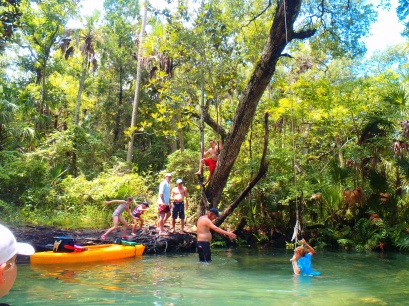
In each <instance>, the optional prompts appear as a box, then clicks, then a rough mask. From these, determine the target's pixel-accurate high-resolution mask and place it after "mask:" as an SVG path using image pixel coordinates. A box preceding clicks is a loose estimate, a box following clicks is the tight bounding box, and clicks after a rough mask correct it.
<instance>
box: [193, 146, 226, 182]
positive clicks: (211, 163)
mask: <svg viewBox="0 0 409 306" xmlns="http://www.w3.org/2000/svg"><path fill="white" fill-rule="evenodd" d="M209 144H210V148H209V150H207V151H206V152H204V153H203V156H204V157H206V156H209V155H210V157H209V158H202V159H201V160H200V164H199V171H197V172H196V174H198V175H202V173H203V166H204V165H206V166H208V167H209V171H210V174H209V177H208V178H207V180H206V182H205V183H204V184H203V185H206V184H207V183H209V181H210V178H211V177H212V174H213V172H214V169H216V164H217V160H218V159H219V154H220V151H221V150H222V149H223V145H222V143H221V141H220V140H217V146H216V143H215V142H214V140H210V141H209Z"/></svg>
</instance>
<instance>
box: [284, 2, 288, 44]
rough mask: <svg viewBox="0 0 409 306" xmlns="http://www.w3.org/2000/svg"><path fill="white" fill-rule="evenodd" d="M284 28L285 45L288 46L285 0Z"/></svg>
mask: <svg viewBox="0 0 409 306" xmlns="http://www.w3.org/2000/svg"><path fill="white" fill-rule="evenodd" d="M284 27H285V44H288V35H287V8H286V5H285V0H284Z"/></svg>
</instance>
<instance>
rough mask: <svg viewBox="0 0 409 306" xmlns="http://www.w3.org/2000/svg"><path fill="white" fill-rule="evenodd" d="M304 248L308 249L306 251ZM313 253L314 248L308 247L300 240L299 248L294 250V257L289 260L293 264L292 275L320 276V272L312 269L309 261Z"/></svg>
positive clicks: (303, 240)
mask: <svg viewBox="0 0 409 306" xmlns="http://www.w3.org/2000/svg"><path fill="white" fill-rule="evenodd" d="M305 246H306V247H307V248H308V250H307V249H306V248H305ZM314 253H315V250H314V248H313V247H312V246H310V245H309V244H308V243H307V242H306V241H305V239H302V240H301V246H299V247H297V248H296V249H295V250H294V256H293V258H291V259H290V261H291V262H292V264H293V270H294V274H296V275H300V274H302V275H311V276H316V275H321V273H320V272H317V271H314V270H313V269H312V263H311V259H312V255H313V254H314Z"/></svg>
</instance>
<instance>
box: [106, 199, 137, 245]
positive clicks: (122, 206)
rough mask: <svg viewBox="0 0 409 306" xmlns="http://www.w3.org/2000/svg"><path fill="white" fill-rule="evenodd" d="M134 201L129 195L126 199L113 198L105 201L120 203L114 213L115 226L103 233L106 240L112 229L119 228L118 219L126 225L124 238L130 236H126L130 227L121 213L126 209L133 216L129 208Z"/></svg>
mask: <svg viewBox="0 0 409 306" xmlns="http://www.w3.org/2000/svg"><path fill="white" fill-rule="evenodd" d="M132 202H133V198H132V197H129V198H127V199H126V200H111V201H105V202H104V203H105V205H108V204H112V203H118V204H119V205H118V207H117V208H116V209H115V211H114V213H113V214H112V221H113V222H114V226H113V227H111V228H110V229H108V230H107V231H106V233H105V234H102V236H101V239H102V240H105V239H106V237H107V236H108V234H109V233H111V232H112V231H114V230H115V229H117V228H118V221H119V222H121V223H122V224H123V225H124V226H123V228H124V232H123V235H122V238H123V239H128V236H126V230H127V228H128V223H127V222H126V220H125V219H124V217H122V216H121V214H122V212H123V211H124V210H126V211H127V212H128V214H129V215H130V216H131V218H133V217H132V215H131V212H130V210H129V206H130V205H131V204H132Z"/></svg>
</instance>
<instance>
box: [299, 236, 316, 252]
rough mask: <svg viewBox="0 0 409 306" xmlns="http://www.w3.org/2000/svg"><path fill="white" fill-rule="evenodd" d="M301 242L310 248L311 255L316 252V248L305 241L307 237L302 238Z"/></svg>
mask: <svg viewBox="0 0 409 306" xmlns="http://www.w3.org/2000/svg"><path fill="white" fill-rule="evenodd" d="M301 243H302V244H303V245H305V246H306V247H307V248H308V251H309V252H310V253H311V255H313V254H315V250H314V248H313V247H312V246H310V245H309V244H308V243H307V242H306V241H305V239H302V240H301Z"/></svg>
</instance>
